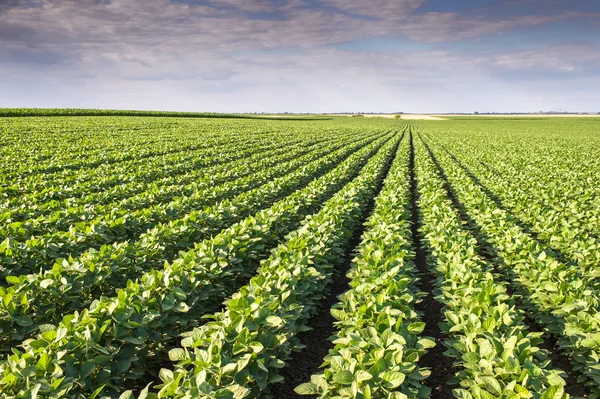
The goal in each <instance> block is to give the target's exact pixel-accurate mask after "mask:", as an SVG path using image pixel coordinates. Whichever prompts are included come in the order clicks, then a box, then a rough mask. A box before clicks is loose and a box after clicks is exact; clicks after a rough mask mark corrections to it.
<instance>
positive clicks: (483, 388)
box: [414, 136, 566, 399]
mask: <svg viewBox="0 0 600 399" xmlns="http://www.w3.org/2000/svg"><path fill="white" fill-rule="evenodd" d="M414 148H415V154H416V155H415V173H416V176H417V181H418V194H419V199H418V202H419V208H420V220H421V224H422V227H421V229H422V234H423V246H424V248H425V249H426V250H427V252H428V265H429V266H430V267H431V268H432V269H433V273H434V275H435V276H436V279H435V283H434V284H435V287H436V292H435V298H436V300H438V301H440V302H441V303H442V305H443V307H444V315H443V324H442V325H443V331H444V332H445V334H446V335H447V337H448V338H447V339H446V340H445V342H444V345H445V346H446V347H447V348H448V349H447V351H446V352H445V355H447V356H451V357H452V358H453V359H454V360H455V362H454V366H455V367H457V368H458V369H459V371H458V373H457V374H456V377H455V378H454V379H453V380H452V381H451V382H454V383H457V384H458V385H459V386H458V387H457V388H455V389H454V390H453V394H454V396H456V397H459V398H469V399H470V398H477V399H478V398H491V397H507V398H517V397H534V398H561V397H566V394H565V393H564V385H565V381H564V380H563V378H562V377H561V375H564V374H563V373H562V372H561V371H560V370H555V369H553V368H552V367H551V365H550V360H549V359H548V354H547V353H546V352H545V351H543V350H541V349H540V348H539V347H538V346H537V345H538V344H540V343H541V342H542V340H541V333H532V332H528V331H527V328H528V327H527V325H526V324H525V322H524V316H525V314H524V312H523V311H521V310H520V309H517V308H515V300H514V298H513V297H511V296H510V295H508V294H507V291H506V287H505V284H504V283H502V282H501V281H498V280H497V279H496V278H495V276H494V266H493V265H492V264H490V263H489V262H487V261H486V259H485V258H484V257H482V256H481V255H480V254H479V249H480V248H478V242H477V239H476V237H475V236H474V235H473V232H472V231H470V230H469V228H468V227H467V226H465V223H464V222H465V221H464V220H463V218H462V217H461V214H460V212H459V210H458V209H457V208H455V205H454V203H453V202H452V200H451V198H450V197H449V192H448V188H449V187H448V186H447V185H446V183H445V181H444V177H445V175H444V174H443V170H438V168H437V167H436V164H435V162H434V159H433V158H432V154H431V153H430V152H429V149H428V147H426V145H425V144H424V143H423V142H422V140H421V138H420V136H416V137H415V138H414ZM436 154H437V152H436ZM490 217H494V215H490Z"/></svg>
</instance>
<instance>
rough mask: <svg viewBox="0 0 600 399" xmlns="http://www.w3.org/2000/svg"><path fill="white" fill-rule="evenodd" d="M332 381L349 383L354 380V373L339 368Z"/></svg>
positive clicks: (342, 383)
mask: <svg viewBox="0 0 600 399" xmlns="http://www.w3.org/2000/svg"><path fill="white" fill-rule="evenodd" d="M333 381H334V382H337V383H338V384H341V385H349V384H352V383H353V382H354V375H353V374H352V372H350V371H348V370H341V371H338V372H337V373H335V375H334V376H333Z"/></svg>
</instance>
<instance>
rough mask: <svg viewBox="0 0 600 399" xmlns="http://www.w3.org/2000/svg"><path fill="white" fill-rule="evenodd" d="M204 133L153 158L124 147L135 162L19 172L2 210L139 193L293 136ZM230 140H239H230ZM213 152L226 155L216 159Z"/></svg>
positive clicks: (7, 186) (6, 187)
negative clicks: (146, 186) (156, 183)
mask: <svg viewBox="0 0 600 399" xmlns="http://www.w3.org/2000/svg"><path fill="white" fill-rule="evenodd" d="M204 136H205V135H203V134H197V135H196V137H193V138H190V140H192V142H193V144H192V145H191V146H186V145H184V143H179V146H177V145H174V144H172V143H171V144H170V145H171V146H173V147H174V148H175V149H174V150H171V151H167V152H164V151H163V150H162V149H161V146H159V147H157V148H155V149H154V151H158V152H152V153H151V154H150V155H149V156H142V154H141V152H142V150H141V149H140V148H138V147H139V145H133V144H130V145H129V146H125V148H124V149H122V151H124V152H130V153H133V154H137V156H135V158H134V160H132V161H119V162H115V163H106V162H105V161H103V160H101V161H99V163H95V164H93V165H91V166H89V167H86V168H72V165H70V164H63V169H62V170H61V172H60V173H59V172H55V173H52V174H34V175H26V176H23V175H22V174H20V175H18V177H17V178H14V179H11V181H10V182H8V183H7V184H5V185H4V187H2V192H3V196H4V197H6V200H5V202H4V203H3V204H2V209H7V208H10V207H11V206H13V207H16V208H24V205H26V208H35V209H37V208H38V207H40V206H41V204H43V203H44V202H47V201H52V202H55V201H56V202H58V204H60V202H61V201H69V204H70V203H71V202H72V201H73V200H74V199H75V198H78V197H86V198H85V199H86V200H88V201H91V202H92V203H94V202H97V200H104V198H112V197H113V196H115V194H116V195H118V194H121V195H123V194H131V193H136V192H139V191H135V190H136V189H137V190H139V189H140V187H142V188H143V187H144V186H143V185H141V184H140V183H146V184H149V183H150V182H153V181H155V180H157V179H162V178H164V177H165V176H176V175H181V174H185V173H189V172H192V171H194V170H196V169H198V168H199V167H202V166H206V165H211V164H218V163H223V162H226V161H228V160H234V159H239V158H240V156H242V155H243V154H239V151H240V150H243V149H252V148H253V147H256V149H257V150H260V149H261V148H262V147H266V149H269V147H271V148H273V147H275V146H276V145H277V144H280V143H281V142H282V141H283V142H285V141H287V139H289V137H287V138H286V136H285V135H268V136H267V137H263V135H259V134H251V135H248V136H245V137H244V136H242V137H239V138H238V137H237V134H236V135H232V134H231V133H230V134H226V135H223V136H222V137H221V136H216V137H210V136H208V137H204ZM278 138H279V140H278ZM232 140H233V141H234V143H235V144H232V143H231V141H232ZM174 141H175V142H177V141H179V140H174ZM199 142H201V143H202V144H199ZM244 144H245V145H244ZM215 153H222V155H223V158H216V157H215V155H216V154H215ZM5 176H6V175H5ZM166 183H168V181H167V182H166ZM124 186H127V187H124ZM129 186H131V187H129ZM107 190H116V193H112V192H108V193H107V192H106V191H107ZM116 198H119V197H116ZM58 204H57V205H58Z"/></svg>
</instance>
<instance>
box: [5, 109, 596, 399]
mask: <svg viewBox="0 0 600 399" xmlns="http://www.w3.org/2000/svg"><path fill="white" fill-rule="evenodd" d="M3 115H4V116H1V117H0V399H9V398H10V399H13V398H15V399H16V398H19V399H41V398H55V399H58V398H76V399H84V398H85V399H94V398H111V399H133V398H137V399H143V398H148V399H150V398H169V399H192V398H212V399H234V398H235V399H239V398H282V399H286V398H304V397H306V398H311V397H312V398H331V399H342V398H348V399H349V398H358V399H375V398H390V399H408V398H452V397H455V398H459V399H491V398H504V399H528V398H533V399H563V398H569V397H586V398H591V399H593V398H600V118H585V119H583V118H581V119H579V118H568V119H558V118H553V119H549V118H547V119H545V118H523V119H517V118H513V119H499V118H489V119H488V118H475V117H473V118H468V117H467V118H460V117H456V118H447V119H446V120H435V121H433V120H432V121H429V120H422V121H421V120H402V119H383V118H346V117H332V118H324V117H319V118H310V117H291V118H276V117H272V118H259V117H251V116H245V117H238V116H234V115H229V116H228V115H214V114H190V115H187V116H186V115H181V114H168V113H145V114H144V113H138V114H136V113H134V112H133V113H132V112H129V113H128V112H122V113H120V114H106V113H102V112H91V111H90V112H88V113H87V114H86V116H81V112H78V111H77V110H66V111H64V112H62V113H60V114H59V113H54V114H53V112H52V111H51V110H44V112H42V113H38V114H35V113H33V114H32V113H31V112H29V111H27V112H25V111H18V110H15V111H11V112H8V113H6V112H5V113H4V114H3ZM78 115H79V116H78ZM184 116H185V117H184Z"/></svg>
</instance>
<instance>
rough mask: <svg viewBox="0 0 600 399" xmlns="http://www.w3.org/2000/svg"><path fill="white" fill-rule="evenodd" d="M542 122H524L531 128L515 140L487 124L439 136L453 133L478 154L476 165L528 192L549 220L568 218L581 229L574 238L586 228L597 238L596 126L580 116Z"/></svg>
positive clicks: (599, 229)
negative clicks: (472, 132) (467, 131)
mask: <svg viewBox="0 0 600 399" xmlns="http://www.w3.org/2000/svg"><path fill="white" fill-rule="evenodd" d="M539 123H540V122H537V123H533V122H529V123H527V124H524V126H523V127H525V126H527V127H528V128H529V129H532V131H528V132H524V134H522V135H518V136H517V137H513V138H512V139H511V135H510V134H507V133H505V132H504V131H503V130H495V126H486V125H481V126H480V129H481V131H482V132H481V133H480V134H478V135H468V134H464V133H463V134H456V133H457V131H456V130H455V129H452V130H451V131H449V132H448V133H450V134H441V135H440V139H442V140H444V141H446V140H447V139H449V138H450V136H453V137H455V138H456V139H458V141H459V142H460V143H461V144H463V145H464V147H466V148H465V149H466V150H467V151H469V152H471V153H473V152H477V159H478V161H479V162H477V166H478V167H484V168H485V169H487V173H493V174H494V175H497V177H498V178H502V179H503V180H506V181H507V183H512V184H513V186H514V187H518V188H519V189H520V191H522V192H525V193H527V196H528V198H529V201H531V202H534V203H536V204H539V205H540V206H541V207H542V208H543V210H544V213H545V219H546V220H548V219H552V221H557V222H559V221H560V219H565V220H566V221H567V222H568V224H569V227H577V228H578V229H582V230H583V231H581V232H579V231H578V232H575V233H574V234H572V237H573V238H576V237H577V236H579V235H580V234H585V231H587V232H589V233H591V234H594V235H595V236H596V238H598V235H599V234H600V227H599V226H600V225H599V223H598V221H599V218H600V216H599V214H600V191H599V189H598V187H597V184H594V180H595V179H594V176H595V175H597V174H598V173H599V172H600V164H599V160H600V153H599V151H598V150H597V148H598V144H600V143H599V141H598V138H597V135H594V129H593V127H592V126H589V123H584V121H580V120H579V121H578V120H575V121H573V122H570V123H569V124H568V125H563V124H560V123H552V125H545V124H542V125H539ZM554 125H556V126H554ZM557 129H558V131H556V130H557ZM492 133H495V134H494V135H493V136H492ZM517 133H521V131H520V130H517ZM533 133H536V134H533ZM513 135H515V133H513ZM473 155H475V154H473ZM471 158H472V157H471ZM517 202H520V201H517ZM515 205H518V204H515ZM559 240H560V238H559Z"/></svg>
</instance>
